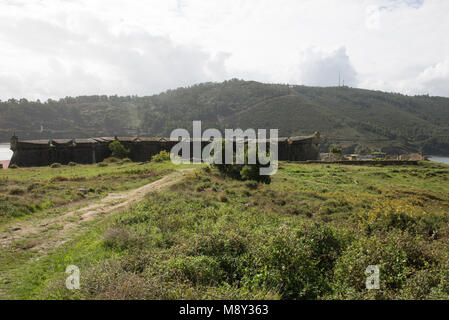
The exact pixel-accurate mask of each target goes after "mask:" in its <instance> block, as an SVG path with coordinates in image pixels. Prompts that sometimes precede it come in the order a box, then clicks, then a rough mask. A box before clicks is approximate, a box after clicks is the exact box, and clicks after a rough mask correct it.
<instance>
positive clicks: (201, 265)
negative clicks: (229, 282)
mask: <svg viewBox="0 0 449 320" xmlns="http://www.w3.org/2000/svg"><path fill="white" fill-rule="evenodd" d="M169 264H171V265H173V268H174V269H175V272H176V273H180V274H181V275H182V276H183V277H185V278H187V279H189V280H190V281H192V282H193V283H194V284H197V285H198V284H199V285H216V284H218V283H220V282H221V281H222V279H223V277H224V272H223V270H221V268H220V264H219V263H218V261H217V259H216V258H214V257H211V256H194V257H189V256H187V257H185V256H181V257H179V258H176V259H175V260H174V261H169Z"/></svg>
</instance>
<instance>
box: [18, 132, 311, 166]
mask: <svg viewBox="0 0 449 320" xmlns="http://www.w3.org/2000/svg"><path fill="white" fill-rule="evenodd" d="M114 140H118V141H120V142H121V143H122V144H123V145H124V146H125V148H127V149H130V151H131V152H130V154H129V158H130V159H131V160H133V161H141V162H143V161H148V160H150V159H151V157H152V156H154V155H155V154H158V153H159V152H161V151H162V150H166V151H168V152H170V150H171V148H172V147H173V146H174V145H175V144H177V143H178V141H170V139H169V138H144V137H139V138H130V137H101V138H89V139H51V140H26V141H19V139H18V137H16V136H15V135H13V136H12V137H11V150H12V151H13V152H14V154H13V156H12V159H11V164H16V165H18V166H19V167H32V166H47V165H50V164H52V163H56V162H57V163H61V164H67V163H69V162H71V161H73V162H76V163H80V164H89V163H97V162H101V161H103V160H104V159H105V158H107V157H109V156H111V151H110V150H109V144H110V143H111V142H112V141H114ZM319 140H320V136H319V133H317V132H316V133H315V134H314V135H312V136H307V137H289V138H278V159H279V160H280V161H306V160H319V151H318V144H319ZM209 143H210V141H209V140H202V141H201V147H202V148H203V147H204V146H206V145H207V144H209ZM192 150H193V145H191V154H193V152H192Z"/></svg>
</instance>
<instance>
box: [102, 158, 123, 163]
mask: <svg viewBox="0 0 449 320" xmlns="http://www.w3.org/2000/svg"><path fill="white" fill-rule="evenodd" d="M103 162H106V163H116V162H120V159H119V158H116V157H108V158H106V159H104V160H103Z"/></svg>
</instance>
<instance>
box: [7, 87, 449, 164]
mask: <svg viewBox="0 0 449 320" xmlns="http://www.w3.org/2000/svg"><path fill="white" fill-rule="evenodd" d="M192 120H202V121H203V128H206V127H215V128H219V129H224V128H237V127H241V128H242V129H245V128H267V129H269V128H278V129H279V131H280V132H279V133H280V135H281V136H292V135H309V134H312V133H313V132H314V131H319V132H320V133H321V135H322V137H323V139H322V144H321V149H322V151H327V149H328V148H329V146H330V145H337V146H340V147H343V148H344V149H345V151H346V152H353V151H356V152H361V151H370V150H382V151H385V152H388V153H392V154H396V153H402V152H410V151H421V152H424V153H426V154H441V155H448V154H449V98H442V97H429V96H414V97H412V96H405V95H401V94H392V93H384V92H380V91H370V90H363V89H353V88H348V87H330V88H321V87H306V86H291V85H281V84H263V83H258V82H254V81H243V80H236V79H234V80H230V81H225V82H223V83H204V84H199V85H194V86H192V87H188V88H180V89H176V90H168V91H166V92H164V93H161V94H158V95H153V96H148V97H137V96H127V97H117V96H81V97H74V98H72V97H67V98H64V99H60V100H58V101H54V100H48V101H46V102H40V101H36V102H30V101H27V100H25V99H21V100H14V99H11V100H8V101H6V102H1V103H0V141H2V142H7V141H9V138H10V136H11V134H12V133H13V132H16V134H17V135H18V136H19V138H20V139H39V138H77V137H88V136H112V135H127V136H135V135H137V134H139V135H140V136H169V135H170V132H171V131H172V130H173V129H175V128H186V129H190V128H191V126H192Z"/></svg>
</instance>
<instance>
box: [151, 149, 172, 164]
mask: <svg viewBox="0 0 449 320" xmlns="http://www.w3.org/2000/svg"><path fill="white" fill-rule="evenodd" d="M168 160H170V152H168V151H165V150H162V151H161V152H159V153H158V154H155V155H154V156H152V157H151V161H153V162H163V161H168Z"/></svg>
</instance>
